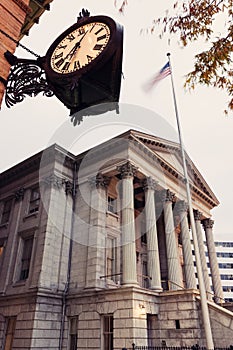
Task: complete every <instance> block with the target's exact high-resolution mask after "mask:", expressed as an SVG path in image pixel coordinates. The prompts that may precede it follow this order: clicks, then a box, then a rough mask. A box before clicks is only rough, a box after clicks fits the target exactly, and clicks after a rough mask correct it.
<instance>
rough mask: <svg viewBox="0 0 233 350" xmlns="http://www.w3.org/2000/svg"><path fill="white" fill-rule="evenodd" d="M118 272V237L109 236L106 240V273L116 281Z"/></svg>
mask: <svg viewBox="0 0 233 350" xmlns="http://www.w3.org/2000/svg"><path fill="white" fill-rule="evenodd" d="M115 273H116V238H113V237H107V241H106V275H107V278H109V279H111V280H113V281H115Z"/></svg>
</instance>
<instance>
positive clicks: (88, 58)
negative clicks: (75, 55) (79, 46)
mask: <svg viewBox="0 0 233 350" xmlns="http://www.w3.org/2000/svg"><path fill="white" fill-rule="evenodd" d="M92 60H93V57H91V56H89V55H87V61H88V63H90V62H91V61H92Z"/></svg>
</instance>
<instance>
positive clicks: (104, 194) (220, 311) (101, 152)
mask: <svg viewBox="0 0 233 350" xmlns="http://www.w3.org/2000/svg"><path fill="white" fill-rule="evenodd" d="M187 164H188V172H189V176H190V178H191V192H192V199H193V207H194V214H195V224H196V228H197V238H198V251H200V261H201V264H202V270H203V274H204V286H205V290H206V292H207V295H208V301H207V311H208V312H207V314H208V317H209V319H210V333H211V334H212V335H211V336H212V337H213V341H214V345H215V346H216V347H227V346H229V345H231V344H232V339H233V317H232V316H233V313H231V312H230V311H228V310H226V309H224V308H223V307H222V306H221V300H222V296H223V294H222V288H221V279H220V274H219V270H218V262H217V256H216V252H215V244H214V236H213V220H212V218H211V209H212V208H213V207H215V206H217V205H218V200H217V198H216V196H215V195H214V193H213V191H212V190H211V189H210V187H209V186H208V184H207V183H206V181H205V179H204V178H203V177H202V175H201V174H200V172H199V171H198V169H197V168H196V167H195V165H194V164H193V163H192V161H191V159H190V158H189V157H188V156H187ZM183 180H184V178H183V171H182V162H181V159H180V149H179V145H178V144H177V143H174V142H171V141H168V140H164V139H161V138H158V137H156V136H152V135H148V134H145V133H142V132H138V131H134V130H129V131H128V132H125V133H123V134H121V135H119V136H118V137H116V138H113V139H111V140H109V141H107V142H104V143H102V144H100V145H99V146H97V147H95V148H93V149H91V150H89V151H87V152H84V153H83V154H80V155H74V154H72V153H70V152H68V151H67V150H65V149H63V148H61V147H60V146H58V145H53V146H50V147H49V148H47V149H45V150H44V151H42V152H40V153H38V154H35V155H33V156H32V157H30V158H28V159H26V160H25V161H23V162H21V163H19V164H17V165H15V166H14V167H12V168H10V169H9V170H6V171H5V172H3V173H2V174H0V184H1V187H0V247H1V248H0V252H1V257H0V344H1V345H0V346H1V348H2V349H4V350H9V349H14V350H16V349H17V350H18V349H21V350H22V349H23V350H26V349H27V350H28V349H34V350H38V349H53V350H55V349H56V350H57V349H63V350H65V349H69V350H74V349H79V350H84V349H85V350H86V349H95V350H100V349H101V350H113V349H114V350H121V349H122V348H127V349H131V347H132V343H136V345H143V346H147V345H156V346H161V345H164V344H166V345H167V346H192V345H194V344H198V345H200V346H206V328H205V327H204V326H203V316H204V314H203V309H202V307H201V304H200V293H199V289H198V286H197V283H196V278H195V270H194V264H193V257H192V245H191V240H190V236H189V225H190V224H189V221H190V220H189V215H188V213H187V205H186V203H185V198H186V192H185V184H184V181H183ZM201 224H203V227H202V225H201ZM203 229H204V231H205V236H206V238H207V249H208V254H209V263H210V270H211V275H212V278H211V280H210V278H209V272H208V267H207V263H206V257H205V248H204V243H203V238H202V233H203ZM203 252H204V256H203V255H202V253H203ZM206 277H207V278H206ZM210 284H212V285H213V293H214V298H213V295H212V294H211V289H210ZM205 305H206V304H205ZM205 316H206V314H205ZM205 319H206V318H205Z"/></svg>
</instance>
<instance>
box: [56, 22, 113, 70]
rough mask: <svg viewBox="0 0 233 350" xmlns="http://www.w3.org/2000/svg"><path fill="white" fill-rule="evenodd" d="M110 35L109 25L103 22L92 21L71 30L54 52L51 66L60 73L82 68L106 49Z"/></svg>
mask: <svg viewBox="0 0 233 350" xmlns="http://www.w3.org/2000/svg"><path fill="white" fill-rule="evenodd" d="M110 35H111V33H110V28H109V26H108V25H107V24H106V23H103V22H91V23H88V24H85V25H82V26H81V27H78V28H76V29H74V30H72V31H70V32H69V33H68V34H67V35H66V36H65V37H64V38H63V39H62V40H61V41H60V42H59V44H57V46H56V48H55V49H54V51H53V52H52V54H51V59H50V65H51V68H52V69H53V71H54V72H56V73H59V74H68V73H72V72H75V71H78V70H80V69H82V68H83V67H85V66H87V65H88V64H89V63H91V62H92V61H93V60H94V59H96V58H97V57H98V56H99V55H100V54H101V53H102V52H103V51H104V49H105V48H106V46H107V45H108V42H109V40H110Z"/></svg>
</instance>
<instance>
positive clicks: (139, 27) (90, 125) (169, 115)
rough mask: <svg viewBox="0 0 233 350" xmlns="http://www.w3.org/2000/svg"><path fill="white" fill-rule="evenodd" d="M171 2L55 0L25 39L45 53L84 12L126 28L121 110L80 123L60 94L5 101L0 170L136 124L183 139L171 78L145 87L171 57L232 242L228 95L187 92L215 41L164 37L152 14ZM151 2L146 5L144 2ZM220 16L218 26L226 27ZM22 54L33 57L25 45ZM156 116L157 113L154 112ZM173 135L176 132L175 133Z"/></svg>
mask: <svg viewBox="0 0 233 350" xmlns="http://www.w3.org/2000/svg"><path fill="white" fill-rule="evenodd" d="M172 3H173V2H172V1H170V0H163V1H162V2H157V1H156V2H155V1H154V0H147V1H146V2H145V1H144V2H143V1H142V0H128V6H127V8H126V10H125V13H124V15H122V14H121V13H119V11H118V8H117V6H114V0H100V1H95V0H85V1H84V0H78V1H77V0H69V2H67V1H64V0H63V1H62V0H60V1H59V0H54V1H53V2H52V4H51V9H50V11H46V12H45V13H44V14H43V16H42V17H41V19H40V22H39V24H38V25H37V24H35V25H34V26H33V28H32V29H31V30H30V33H29V36H28V37H24V38H23V39H22V40H21V43H22V44H23V45H25V46H27V47H29V48H30V49H31V50H33V51H34V52H36V53H37V54H39V55H40V56H44V55H45V54H46V52H47V50H48V48H49V46H50V45H51V44H52V42H53V41H54V40H55V39H56V37H57V36H58V35H60V34H61V33H62V32H63V31H64V30H65V29H66V28H68V27H69V26H71V25H72V24H73V23H75V22H76V18H77V16H78V13H79V12H80V10H81V9H82V8H87V9H88V10H89V11H90V12H91V15H100V14H101V15H107V16H110V17H112V18H114V19H115V21H116V22H118V23H120V24H122V25H123V26H124V54H123V79H122V85H121V95H120V110H122V111H123V113H122V115H120V116H115V115H107V114H106V115H104V116H98V117H87V118H85V119H84V121H83V122H82V123H81V124H80V125H78V126H76V127H74V126H73V125H72V123H71V121H70V118H69V110H68V109H67V108H66V107H65V106H63V104H62V103H61V102H60V101H59V100H58V99H57V98H56V97H50V98H48V97H45V96H42V95H38V96H36V97H26V98H25V100H24V101H23V102H22V103H19V104H17V105H15V106H13V107H12V108H10V109H8V108H7V107H6V106H5V103H4V102H3V105H2V108H1V112H0V130H1V139H0V147H1V150H2V152H1V159H0V172H2V171H4V170H6V169H8V168H10V167H11V166H13V165H15V164H17V163H19V162H20V161H22V160H24V159H26V158H28V157H29V156H31V155H33V154H35V153H36V152H39V151H41V150H43V149H44V148H45V147H47V146H48V145H50V144H52V143H54V142H56V143H58V144H60V145H61V146H63V147H66V148H69V150H70V151H72V152H73V153H75V154H78V153H80V152H82V151H84V150H86V149H89V148H90V147H93V146H94V145H95V144H98V143H100V142H101V141H103V140H105V139H107V138H110V137H112V136H115V135H118V134H120V133H121V132H123V131H125V130H127V129H130V128H133V129H141V130H143V131H145V132H148V133H150V131H151V132H152V133H154V134H156V135H157V136H160V137H165V138H170V136H171V135H173V136H174V135H175V136H174V137H175V138H176V137H177V131H176V130H177V126H176V117H175V111H174V102H173V97H172V90H171V81H170V77H167V78H165V79H164V80H163V81H161V82H160V83H159V84H158V85H157V86H156V87H155V88H154V89H153V90H152V91H151V92H150V93H145V91H144V89H143V88H142V87H143V85H144V84H145V83H146V82H147V81H148V79H149V78H151V77H152V76H153V75H154V74H155V73H156V72H157V71H158V70H160V69H161V68H162V66H163V65H164V64H165V63H166V62H167V53H168V52H170V53H171V64H172V71H173V78H174V83H175V93H176V98H177V105H178V112H179V118H180V122H181V129H182V135H183V141H184V145H185V149H186V151H187V152H188V154H189V156H190V158H191V159H192V161H193V162H194V164H195V165H196V166H197V168H198V170H199V171H200V173H201V174H202V175H203V177H204V178H205V180H206V182H207V183H208V185H209V186H210V187H211V189H212V191H213V192H214V193H215V195H216V196H217V198H218V200H219V202H220V205H219V206H218V207H216V208H214V209H213V210H212V219H213V220H214V221H215V224H214V237H215V239H216V240H232V228H233V215H232V214H233V210H232V208H233V205H232V194H233V181H232V180H233V162H232V150H233V137H232V130H233V115H232V114H229V116H227V117H226V116H225V115H224V112H223V111H224V109H225V108H226V104H227V95H226V93H225V92H224V91H218V90H215V89H213V88H207V87H197V88H196V89H195V90H194V92H191V93H190V92H188V91H185V89H184V87H183V85H184V81H185V74H187V73H188V72H189V71H191V70H192V69H193V63H194V55H195V54H197V53H198V52H200V51H201V50H203V48H205V47H206V46H207V47H208V43H204V42H202V41H198V42H196V43H195V44H190V45H188V47H187V48H182V47H181V46H180V45H179V43H178V42H177V39H176V38H173V39H172V41H171V43H170V44H168V39H170V37H169V36H167V37H165V38H163V39H160V38H159V32H158V31H155V33H154V34H153V35H151V34H150V31H148V30H147V29H148V28H150V26H151V24H152V21H153V19H155V18H157V17H159V16H161V15H163V14H164V13H165V10H166V9H169V8H170V7H171V6H172ZM145 4H146V5H145ZM222 24H223V23H221V22H218V23H217V24H216V29H217V30H218V26H219V30H220V29H221V28H222ZM15 54H16V55H17V56H18V57H21V58H34V57H33V56H31V55H30V54H28V52H26V51H25V50H23V49H22V48H17V50H16V53H15ZM153 116H154V118H153ZM173 136H171V138H172V137H173Z"/></svg>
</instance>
